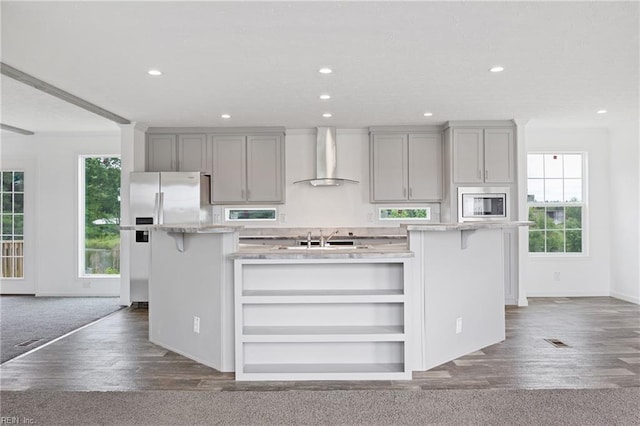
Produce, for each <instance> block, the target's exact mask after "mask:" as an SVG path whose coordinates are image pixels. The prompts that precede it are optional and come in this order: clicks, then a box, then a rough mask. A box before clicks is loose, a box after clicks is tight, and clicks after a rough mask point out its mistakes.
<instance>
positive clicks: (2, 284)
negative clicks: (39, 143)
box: [0, 158, 37, 294]
mask: <svg viewBox="0 0 640 426" xmlns="http://www.w3.org/2000/svg"><path fill="white" fill-rule="evenodd" d="M0 170H1V171H2V173H0V185H1V191H0V198H1V201H0V211H1V212H2V220H1V222H2V234H3V237H2V240H1V241H0V250H1V252H0V253H1V256H0V262H1V263H2V267H1V269H2V273H1V274H0V294H36V293H37V286H36V268H35V265H36V264H37V262H36V256H37V251H36V247H35V246H36V234H35V232H34V229H35V223H34V222H35V221H34V217H35V215H34V213H35V211H36V199H35V196H34V195H35V194H34V193H35V190H36V189H35V182H34V180H35V179H34V177H35V170H36V165H35V161H32V160H27V159H25V160H12V159H5V158H2V166H1V168H0Z"/></svg>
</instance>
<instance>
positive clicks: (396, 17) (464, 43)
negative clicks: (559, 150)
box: [0, 1, 640, 132]
mask: <svg viewBox="0 0 640 426" xmlns="http://www.w3.org/2000/svg"><path fill="white" fill-rule="evenodd" d="M1 5H2V62H4V63H6V64H8V65H11V66H13V67H15V68H17V69H19V70H21V71H24V72H26V73H28V74H31V75H33V76H35V77H37V78H40V79H42V80H44V81H46V82H48V83H50V84H53V85H54V86H57V87H59V88H61V89H63V90H65V91H67V92H70V93H72V94H74V95H76V96H79V97H81V98H83V99H85V100H87V101H89V102H92V103H94V104H96V105H98V106H100V107H102V108H105V109H107V110H109V111H111V112H113V113H115V114H118V115H120V116H123V117H126V118H128V119H130V120H132V121H138V122H142V123H144V124H147V125H150V126H286V127H288V128H308V127H315V126H319V125H331V126H337V127H342V128H345V127H346V128H359V127H368V126H373V125H422V124H440V123H442V122H444V121H447V120H485V119H486V120H494V119H511V118H519V119H525V120H530V123H532V124H538V125H547V126H561V127H569V126H580V127H602V126H608V125H611V124H612V123H613V122H615V121H618V120H624V119H637V117H638V113H639V112H638V96H639V91H638V86H639V71H638V69H639V62H640V60H639V4H638V2H617V3H609V2H579V3H577V2H545V3H539V2H409V3H404V2H403V3H400V2H313V3H312V2H274V3H272V2H258V3H244V2H197V3H187V2H106V3H96V2H65V3H60V2H24V1H20V2H7V1H3V2H2V4H1ZM498 64H499V65H502V66H504V67H505V71H504V72H502V73H498V74H494V73H490V72H489V71H488V69H489V68H490V67H491V66H493V65H498ZM323 66H328V67H331V68H333V69H334V73H333V74H331V75H321V74H319V73H318V72H317V70H318V69H319V68H321V67H323ZM151 68H158V69H160V70H162V71H163V73H164V74H163V75H162V76H161V77H150V76H149V75H147V70H148V69H151ZM0 82H1V84H2V122H3V123H5V124H9V125H12V126H16V127H22V128H26V129H29V130H33V131H36V132H42V131H109V130H116V129H117V125H116V124H114V123H112V122H110V121H107V120H106V119H103V118H100V117H98V116H95V115H93V114H91V113H88V112H86V111H83V110H81V109H79V108H77V107H75V106H71V105H68V104H65V103H63V102H62V101H59V100H57V99H55V98H52V97H50V96H49V95H46V94H43V93H40V92H38V91H36V90H35V89H32V88H30V87H26V86H23V85H21V84H19V83H17V82H15V81H13V80H10V79H9V78H6V77H4V76H3V77H2V79H1V81H0ZM321 93H329V94H331V95H332V99H331V100H329V101H321V100H320V99H319V98H318V97H319V95H320V94H321ZM599 109H606V110H608V111H609V113H608V114H604V115H598V114H596V111H597V110H599ZM426 111H430V112H433V117H430V118H426V117H424V116H423V113H424V112H426ZM324 112H331V113H332V114H333V117H332V118H330V119H325V118H322V113H324ZM223 113H229V114H231V115H232V118H231V119H230V120H224V119H222V118H220V115H221V114H223Z"/></svg>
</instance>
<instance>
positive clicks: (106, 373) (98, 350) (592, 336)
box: [0, 297, 640, 391]
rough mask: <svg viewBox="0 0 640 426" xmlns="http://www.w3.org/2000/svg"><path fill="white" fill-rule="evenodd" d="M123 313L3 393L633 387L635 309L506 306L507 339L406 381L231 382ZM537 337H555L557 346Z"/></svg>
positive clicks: (558, 302) (581, 304)
mask: <svg viewBox="0 0 640 426" xmlns="http://www.w3.org/2000/svg"><path fill="white" fill-rule="evenodd" d="M147 313H148V311H147V310H146V309H141V308H135V307H131V308H128V309H124V310H121V311H119V312H116V313H115V314H113V315H111V316H109V317H107V318H106V319H104V320H102V321H100V322H98V323H96V324H94V325H92V326H90V327H87V328H84V329H82V330H80V331H78V332H76V333H74V334H72V335H70V336H67V337H65V338H63V339H61V340H58V341H56V342H54V343H52V344H50V345H48V346H46V347H44V348H42V349H40V350H37V351H35V352H32V353H30V354H28V355H26V356H24V357H22V358H18V359H15V360H12V361H9V362H7V363H5V364H3V365H2V366H0V388H1V389H2V390H27V389H29V390H45V389H48V390H52V389H55V390H73V391H111V390H119V391H132V390H195V391H197V390H208V391H211V390H220V391H236V390H289V389H307V390H309V389H317V390H332V389H407V390H410V389H413V390H420V389H505V388H506V389H558V388H615V387H640V306H638V305H634V304H632V303H627V302H623V301H620V300H617V299H613V298H609V297H591V298H536V299H530V300H529V306H528V307H526V308H517V307H509V308H507V314H506V315H507V317H506V324H507V339H506V340H505V341H504V342H502V343H499V344H496V345H493V346H490V347H487V348H484V349H483V350H481V351H478V352H475V353H473V354H470V355H467V356H464V357H461V358H459V359H456V360H454V361H452V362H449V363H447V364H444V365H441V366H439V367H436V368H434V369H431V370H429V371H424V372H416V373H414V375H413V380H409V381H373V382H369V381H312V382H235V381H234V374H233V373H221V372H219V371H216V370H214V369H212V368H209V367H206V366H204V365H201V364H198V363H197V362H195V361H191V360H189V359H187V358H185V357H183V356H180V355H178V354H175V353H173V352H171V351H168V350H166V349H163V348H161V347H159V346H156V345H154V344H152V343H150V342H149V341H148V319H147ZM545 339H559V340H560V341H562V342H564V343H565V344H566V345H567V346H566V347H556V346H554V345H552V344H551V343H549V342H547V341H545Z"/></svg>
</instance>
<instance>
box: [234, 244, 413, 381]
mask: <svg viewBox="0 0 640 426" xmlns="http://www.w3.org/2000/svg"><path fill="white" fill-rule="evenodd" d="M232 257H233V258H234V261H235V271H234V281H235V325H236V328H235V331H236V332H235V337H236V344H235V350H236V354H235V355H236V380H392V379H410V378H411V373H412V369H411V366H410V353H411V332H410V330H411V327H410V324H411V318H410V316H409V313H410V310H409V309H407V306H408V304H409V303H410V301H411V287H412V286H411V281H410V278H411V266H410V262H411V260H412V257H413V254H412V253H411V252H409V251H408V250H406V248H405V249H397V248H396V249H382V248H365V249H358V248H349V249H344V248H325V249H323V248H316V249H307V248H296V249H293V250H291V249H290V248H287V249H275V250H273V249H272V250H264V249H263V250H254V251H246V252H244V253H242V252H241V253H236V254H234V255H232Z"/></svg>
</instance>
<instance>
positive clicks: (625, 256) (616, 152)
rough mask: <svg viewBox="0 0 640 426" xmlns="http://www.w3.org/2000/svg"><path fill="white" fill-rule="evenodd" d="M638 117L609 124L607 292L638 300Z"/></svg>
mask: <svg viewBox="0 0 640 426" xmlns="http://www.w3.org/2000/svg"><path fill="white" fill-rule="evenodd" d="M638 133H639V131H638V121H637V120H636V121H629V122H626V123H620V124H618V125H616V126H614V127H612V128H611V133H610V135H611V139H610V167H611V181H610V187H609V189H610V194H611V295H612V296H613V297H617V298H620V299H624V300H627V301H629V302H634V303H637V304H640V228H639V226H640V201H639V200H640V149H639V147H638V146H639V144H640V137H639V134H638Z"/></svg>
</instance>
